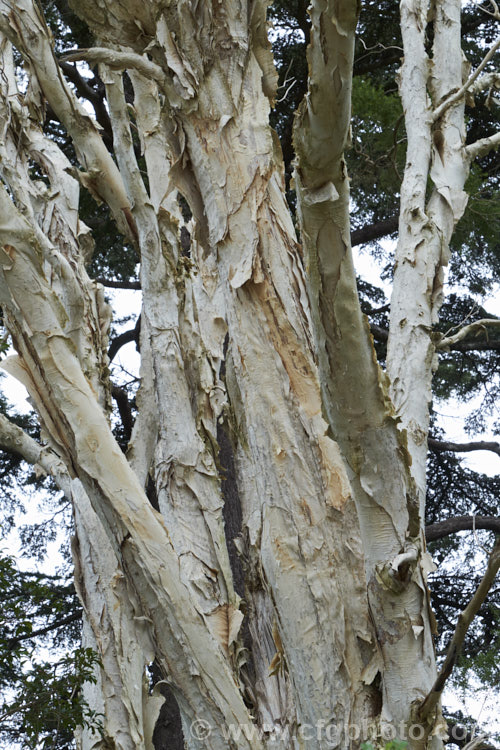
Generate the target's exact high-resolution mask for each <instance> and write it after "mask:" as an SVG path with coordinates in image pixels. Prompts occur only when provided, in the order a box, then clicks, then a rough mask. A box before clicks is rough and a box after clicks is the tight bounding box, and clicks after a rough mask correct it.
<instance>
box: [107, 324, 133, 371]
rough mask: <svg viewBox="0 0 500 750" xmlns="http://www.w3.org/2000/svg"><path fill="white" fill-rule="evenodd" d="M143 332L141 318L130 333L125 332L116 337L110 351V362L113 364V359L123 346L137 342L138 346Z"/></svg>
mask: <svg viewBox="0 0 500 750" xmlns="http://www.w3.org/2000/svg"><path fill="white" fill-rule="evenodd" d="M140 331H141V316H140V315H139V317H138V318H137V322H136V324H135V326H134V327H133V328H131V329H130V330H129V331H124V333H120V334H119V335H118V336H116V337H115V338H114V339H113V340H112V342H111V344H110V346H109V349H108V357H109V361H110V362H112V361H113V359H114V358H115V357H116V355H117V354H118V352H119V350H120V349H121V348H122V346H125V344H130V342H131V341H135V343H136V345H137V344H138V342H139V334H140Z"/></svg>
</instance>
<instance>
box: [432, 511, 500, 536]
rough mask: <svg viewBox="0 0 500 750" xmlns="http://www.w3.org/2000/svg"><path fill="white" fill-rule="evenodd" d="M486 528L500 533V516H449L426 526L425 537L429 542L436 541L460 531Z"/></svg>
mask: <svg viewBox="0 0 500 750" xmlns="http://www.w3.org/2000/svg"><path fill="white" fill-rule="evenodd" d="M475 529H485V530H486V531H494V532H495V533H497V534H500V518H497V517H496V516H456V517H455V518H447V519H446V521H438V522H437V523H432V524H430V525H429V526H426V527H425V539H426V541H427V542H435V541H436V540H437V539H443V538H444V537H446V536H450V535H451V534H456V533H457V532H459V531H475Z"/></svg>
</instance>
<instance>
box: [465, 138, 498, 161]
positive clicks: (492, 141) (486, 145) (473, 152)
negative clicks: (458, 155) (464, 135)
mask: <svg viewBox="0 0 500 750" xmlns="http://www.w3.org/2000/svg"><path fill="white" fill-rule="evenodd" d="M499 146H500V131H499V132H498V133H494V135H490V136H488V137H487V138H480V139H479V140H478V141H476V142H475V143H471V144H470V146H467V148H466V149H465V153H466V155H467V158H468V159H470V160H471V161H472V159H477V158H480V157H481V156H485V155H486V154H487V153H488V152H489V151H493V150H494V149H495V148H498V147H499Z"/></svg>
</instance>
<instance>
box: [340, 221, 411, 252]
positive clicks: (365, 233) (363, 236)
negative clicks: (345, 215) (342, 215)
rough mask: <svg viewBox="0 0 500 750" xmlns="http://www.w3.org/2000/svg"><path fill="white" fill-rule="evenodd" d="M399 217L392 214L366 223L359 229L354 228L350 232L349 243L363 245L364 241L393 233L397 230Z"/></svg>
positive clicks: (370, 240)
mask: <svg viewBox="0 0 500 750" xmlns="http://www.w3.org/2000/svg"><path fill="white" fill-rule="evenodd" d="M398 223H399V217H398V216H392V217H391V218H390V219H384V220H383V221H377V222H375V224H368V225H366V226H364V227H361V229H354V230H353V231H352V232H351V245H352V247H355V246H356V245H363V244H364V243H365V242H372V241H373V240H378V239H380V238H381V237H386V236H387V235H388V234H394V232H397V230H398Z"/></svg>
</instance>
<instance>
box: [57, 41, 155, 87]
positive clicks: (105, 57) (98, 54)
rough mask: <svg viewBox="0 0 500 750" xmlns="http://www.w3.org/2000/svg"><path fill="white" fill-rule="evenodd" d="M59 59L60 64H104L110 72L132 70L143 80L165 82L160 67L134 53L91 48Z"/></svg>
mask: <svg viewBox="0 0 500 750" xmlns="http://www.w3.org/2000/svg"><path fill="white" fill-rule="evenodd" d="M59 59H60V61H61V62H75V61H77V60H86V61H87V62H90V63H104V64H105V65H107V66H108V68H111V70H126V69H127V68H132V69H133V70H137V71H138V72H139V73H141V74H142V75H143V76H144V77H145V78H148V79H152V80H153V81H156V82H157V83H164V82H165V74H164V72H163V70H162V69H161V68H160V66H159V65H156V63H154V62H151V60H148V59H147V57H142V56H141V55H137V54H136V53H135V52H118V51H117V50H112V49H107V48H106V47H91V48H90V49H79V50H77V51H76V52H71V53H70V54H67V55H63V56H62V57H60V58H59Z"/></svg>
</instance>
